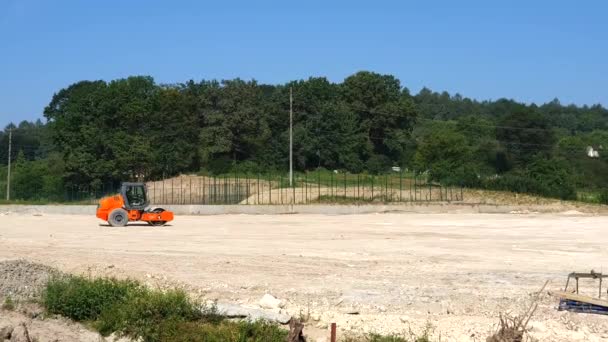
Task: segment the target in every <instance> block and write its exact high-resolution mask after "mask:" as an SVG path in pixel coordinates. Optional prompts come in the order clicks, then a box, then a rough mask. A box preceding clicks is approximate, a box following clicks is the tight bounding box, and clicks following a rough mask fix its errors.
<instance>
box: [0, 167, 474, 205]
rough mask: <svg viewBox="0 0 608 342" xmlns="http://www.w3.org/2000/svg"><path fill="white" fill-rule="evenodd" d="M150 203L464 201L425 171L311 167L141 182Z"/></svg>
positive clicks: (69, 192) (68, 194)
mask: <svg viewBox="0 0 608 342" xmlns="http://www.w3.org/2000/svg"><path fill="white" fill-rule="evenodd" d="M145 183H146V185H147V188H148V197H149V199H150V202H151V203H152V204H169V205H172V204H173V205H175V204H197V205H206V204H222V205H237V204H242V205H247V204H314V203H338V204H339V203H343V204H351V203H352V204H363V203H391V202H453V201H462V200H463V189H462V188H461V187H454V186H443V185H441V184H439V183H434V182H429V181H427V178H426V176H424V175H415V174H411V173H405V172H403V173H393V174H386V175H362V174H346V173H341V174H335V173H328V172H309V173H303V174H297V175H295V176H294V180H293V183H292V184H290V182H289V178H288V177H287V175H285V174H234V175H223V176H198V175H181V176H178V177H174V178H170V179H164V180H154V181H147V182H145ZM43 190H44V189H40V191H38V190H36V189H29V190H28V191H27V194H26V193H25V191H24V189H19V187H18V186H16V187H14V188H12V189H11V193H12V198H13V199H15V200H28V201H48V202H69V203H81V204H94V203H97V201H98V200H99V199H100V198H102V197H103V196H107V195H109V194H113V193H118V190H119V184H106V185H102V186H99V187H97V188H93V187H90V186H69V187H64V188H63V189H61V190H62V191H58V192H55V193H52V194H50V195H49V194H48V192H45V191H43ZM0 192H2V191H1V190H0Z"/></svg>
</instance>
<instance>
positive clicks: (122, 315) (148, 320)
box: [43, 276, 287, 342]
mask: <svg viewBox="0 0 608 342" xmlns="http://www.w3.org/2000/svg"><path fill="white" fill-rule="evenodd" d="M43 304H44V306H45V307H46V309H47V310H48V311H49V312H51V313H54V314H61V315H64V316H67V317H69V318H72V319H74V320H76V321H90V322H91V323H92V324H91V326H92V327H94V328H95V329H97V330H98V331H99V332H100V333H101V334H102V335H106V336H107V335H110V334H111V333H118V334H119V335H122V336H126V337H128V338H131V339H134V340H141V341H145V342H148V341H149V342H154V341H178V342H179V341H184V342H185V341H195V342H196V341H209V342H215V341H217V342H220V341H239V342H240V341H243V342H258V341H259V342H266V341H268V342H278V341H285V339H286V337H287V331H285V330H283V329H281V327H279V326H278V325H277V324H273V323H267V322H262V321H259V322H247V321H241V322H234V321H227V320H224V319H223V317H221V316H219V315H218V314H217V312H216V310H215V308H209V309H207V310H201V306H200V305H199V304H198V303H197V302H195V301H192V300H191V299H190V298H189V297H188V296H187V295H186V293H184V292H183V291H177V290H170V291H166V292H161V291H151V290H149V289H147V288H145V287H143V286H141V285H140V284H139V283H137V282H133V281H123V280H115V279H87V278H83V277H75V276H69V277H62V278H56V279H52V280H51V281H49V283H48V284H47V287H46V291H45V293H44V300H43Z"/></svg>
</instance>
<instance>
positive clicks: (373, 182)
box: [371, 175, 374, 202]
mask: <svg viewBox="0 0 608 342" xmlns="http://www.w3.org/2000/svg"><path fill="white" fill-rule="evenodd" d="M371 200H372V202H373V201H374V175H372V198H371Z"/></svg>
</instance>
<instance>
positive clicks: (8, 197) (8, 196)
mask: <svg viewBox="0 0 608 342" xmlns="http://www.w3.org/2000/svg"><path fill="white" fill-rule="evenodd" d="M12 148H13V129H12V128H9V129H8V172H7V175H6V200H7V201H10V200H11V149H12Z"/></svg>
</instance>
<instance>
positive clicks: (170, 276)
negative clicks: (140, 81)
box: [0, 212, 608, 341]
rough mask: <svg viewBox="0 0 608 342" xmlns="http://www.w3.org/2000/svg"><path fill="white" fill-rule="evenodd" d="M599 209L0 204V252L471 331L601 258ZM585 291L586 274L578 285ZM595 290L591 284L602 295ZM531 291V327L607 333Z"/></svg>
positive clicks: (445, 333) (209, 291)
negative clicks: (213, 210)
mask: <svg viewBox="0 0 608 342" xmlns="http://www.w3.org/2000/svg"><path fill="white" fill-rule="evenodd" d="M607 227H608V216H598V215H582V214H580V213H577V212H566V213H563V214H525V215H521V214H433V215H426V214H369V215H350V216H346V215H345V216H328V215H276V216H273V215H267V216H263V215H259V216H250V215H224V216H205V217H201V216H198V217H197V216H180V217H177V218H176V220H175V221H174V222H172V224H171V225H168V226H165V227H160V228H154V227H149V226H147V225H130V226H128V227H126V228H112V227H109V226H106V225H104V224H103V223H102V222H100V221H98V220H97V219H96V218H95V217H93V216H91V217H89V216H61V215H45V216H32V215H25V214H19V215H18V214H5V215H2V216H0V260H7V259H16V258H25V259H28V260H31V261H36V262H40V263H43V264H46V265H50V266H53V267H56V268H58V269H60V270H62V271H66V272H72V273H81V274H91V275H112V276H119V277H131V278H137V279H141V280H142V281H144V282H146V283H148V284H150V285H151V286H160V287H165V286H170V285H178V286H182V287H184V288H186V289H187V290H188V291H190V292H191V293H193V294H194V295H197V296H200V297H202V298H204V299H206V300H217V301H220V302H231V303H239V304H244V305H252V306H253V305H256V304H257V303H258V301H259V299H260V298H261V297H262V296H263V295H264V294H265V293H270V294H272V295H274V296H276V297H278V298H279V299H282V300H283V301H284V302H285V307H284V309H283V310H284V311H287V312H288V313H289V314H291V315H293V316H296V317H301V318H303V319H306V320H308V324H307V327H306V328H305V331H307V332H308V333H309V334H311V336H313V337H316V336H325V335H326V331H327V324H328V323H331V322H336V323H337V324H338V328H339V330H340V333H341V334H345V333H348V332H351V333H352V332H355V333H361V332H379V333H390V332H393V333H401V332H408V331H410V330H412V331H414V332H416V331H421V330H422V329H424V327H425V325H427V324H428V323H430V324H431V325H432V327H433V334H434V336H436V337H441V341H485V338H486V337H487V336H488V334H489V333H490V332H491V331H492V329H494V328H495V324H496V323H497V322H498V314H499V312H503V311H509V312H514V313H517V312H521V311H523V309H524V306H525V305H526V304H527V303H528V301H529V298H530V297H531V296H532V295H533V293H534V292H535V291H538V290H540V288H541V287H542V285H543V284H544V282H545V281H546V280H549V281H550V282H549V284H548V286H547V290H560V289H561V288H563V285H564V283H565V280H566V277H565V276H566V275H567V273H569V272H572V271H580V272H588V271H590V270H591V269H594V270H595V271H608V248H607V246H608V231H607V230H606V229H607ZM581 291H583V292H584V291H587V293H589V294H591V295H597V287H591V284H581ZM606 295H607V294H606V293H604V296H606ZM556 306H557V299H555V298H552V297H550V296H548V295H546V294H544V295H543V299H542V301H541V305H540V307H539V309H538V311H537V314H536V315H535V317H534V318H533V319H532V321H531V323H530V325H531V336H533V337H535V338H537V339H538V340H541V341H603V340H606V341H608V316H598V315H587V314H575V313H569V312H558V311H557V310H556V309H555V307H556Z"/></svg>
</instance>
